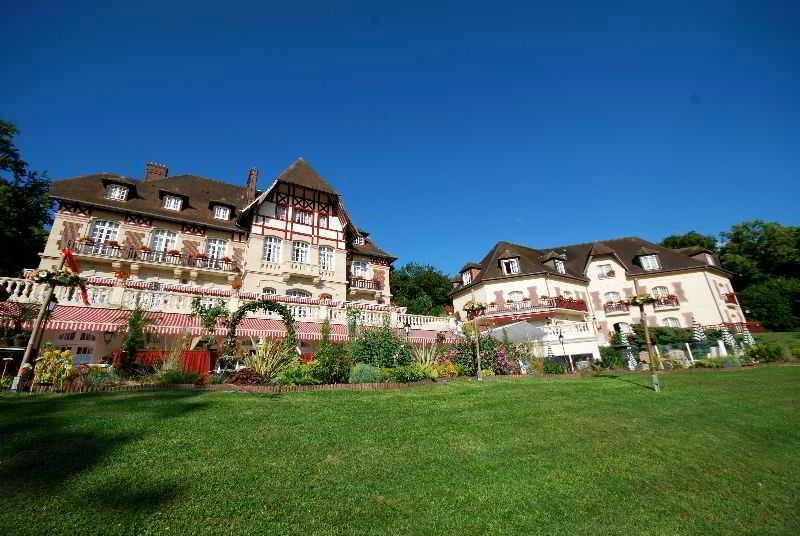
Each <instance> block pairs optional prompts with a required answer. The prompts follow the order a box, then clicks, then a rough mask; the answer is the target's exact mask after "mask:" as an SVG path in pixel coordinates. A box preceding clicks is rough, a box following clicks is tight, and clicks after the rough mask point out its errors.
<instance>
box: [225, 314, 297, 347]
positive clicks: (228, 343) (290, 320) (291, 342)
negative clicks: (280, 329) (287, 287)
mask: <svg viewBox="0 0 800 536" xmlns="http://www.w3.org/2000/svg"><path fill="white" fill-rule="evenodd" d="M258 310H261V311H264V312H267V313H268V312H272V313H278V314H279V315H281V318H283V323H284V324H286V339H285V342H286V345H287V346H288V347H289V348H292V349H294V348H295V347H296V346H297V335H296V334H295V330H294V317H293V316H292V313H291V312H290V311H289V309H288V307H286V306H285V305H283V304H280V303H278V302H275V301H272V300H257V301H252V302H247V303H245V304H243V305H241V306H240V307H239V308H238V309H236V311H234V312H233V313H231V315H230V317H229V318H228V335H227V337H225V355H226V356H233V355H234V354H235V353H236V330H237V328H238V327H239V323H240V322H241V321H242V320H243V319H244V317H245V315H246V314H247V313H250V312H252V311H258Z"/></svg>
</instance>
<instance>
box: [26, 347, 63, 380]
mask: <svg viewBox="0 0 800 536" xmlns="http://www.w3.org/2000/svg"><path fill="white" fill-rule="evenodd" d="M71 370H72V354H71V353H70V351H69V350H64V351H63V352H62V351H59V350H57V349H55V348H53V345H52V344H50V343H48V344H46V345H45V347H44V351H43V352H42V353H41V354H39V358H38V359H37V360H36V364H35V366H34V370H33V374H34V376H33V378H34V380H33V381H34V383H39V384H41V383H48V384H52V385H54V386H56V387H61V386H62V385H63V384H64V380H66V379H67V376H68V375H69V374H70V371H71Z"/></svg>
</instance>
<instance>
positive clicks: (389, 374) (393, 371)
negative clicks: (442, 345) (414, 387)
mask: <svg viewBox="0 0 800 536" xmlns="http://www.w3.org/2000/svg"><path fill="white" fill-rule="evenodd" d="M381 373H382V374H383V376H384V378H385V379H386V381H390V382H396V383H409V382H419V381H422V380H432V379H435V378H436V377H438V375H437V373H436V370H435V369H434V368H433V367H423V366H420V365H406V366H404V367H395V368H387V369H382V370H381Z"/></svg>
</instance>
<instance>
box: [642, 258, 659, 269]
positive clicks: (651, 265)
mask: <svg viewBox="0 0 800 536" xmlns="http://www.w3.org/2000/svg"><path fill="white" fill-rule="evenodd" d="M639 262H640V263H641V265H642V269H644V270H648V271H650V270H659V269H660V268H661V263H659V262H658V255H642V256H641V257H639Z"/></svg>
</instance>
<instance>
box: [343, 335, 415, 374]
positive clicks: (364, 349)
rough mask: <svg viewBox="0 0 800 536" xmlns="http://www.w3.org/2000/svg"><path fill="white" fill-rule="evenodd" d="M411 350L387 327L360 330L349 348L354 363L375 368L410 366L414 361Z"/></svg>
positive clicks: (408, 345) (410, 347)
mask: <svg viewBox="0 0 800 536" xmlns="http://www.w3.org/2000/svg"><path fill="white" fill-rule="evenodd" d="M412 348H413V347H412V346H411V345H410V344H408V343H407V342H406V341H405V340H404V339H402V338H400V337H398V336H397V335H395V334H394V333H393V332H392V330H391V328H389V327H388V326H382V327H378V328H362V329H360V330H359V331H358V335H356V337H355V338H354V339H353V340H352V341H351V342H350V346H349V349H350V355H351V356H352V358H353V360H354V361H357V362H359V363H367V364H369V365H373V366H375V367H397V366H403V365H409V364H411V363H412V362H413V361H414V355H413V349H412Z"/></svg>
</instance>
